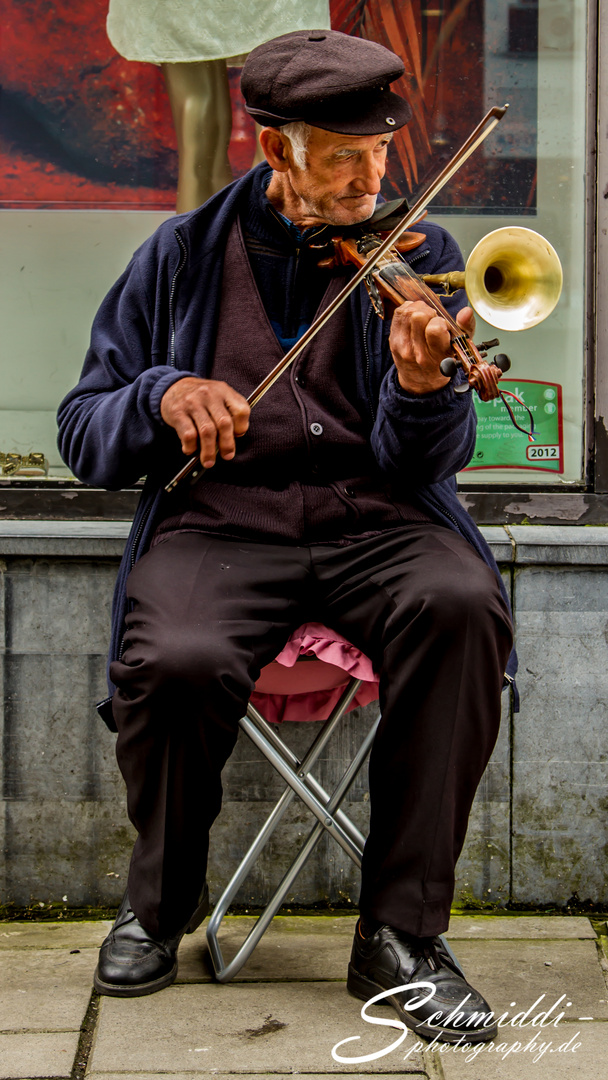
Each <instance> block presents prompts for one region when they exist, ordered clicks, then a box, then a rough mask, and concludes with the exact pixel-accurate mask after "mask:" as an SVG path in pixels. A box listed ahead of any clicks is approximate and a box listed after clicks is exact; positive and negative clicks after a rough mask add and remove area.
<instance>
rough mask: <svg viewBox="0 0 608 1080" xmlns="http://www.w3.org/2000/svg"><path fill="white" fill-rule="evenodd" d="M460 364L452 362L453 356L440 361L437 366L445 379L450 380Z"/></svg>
mask: <svg viewBox="0 0 608 1080" xmlns="http://www.w3.org/2000/svg"><path fill="white" fill-rule="evenodd" d="M459 367H460V364H459V363H458V362H457V361H456V360H454V357H453V356H446V358H445V360H442V361H441V363H440V365H439V370H440V372H441V374H442V375H445V377H446V379H451V378H452V375H455V374H456V372H457V371H458V368H459Z"/></svg>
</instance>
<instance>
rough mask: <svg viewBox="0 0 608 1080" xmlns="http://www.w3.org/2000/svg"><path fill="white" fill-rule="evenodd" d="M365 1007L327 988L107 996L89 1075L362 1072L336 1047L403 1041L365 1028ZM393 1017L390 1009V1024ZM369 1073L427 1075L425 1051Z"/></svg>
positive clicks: (361, 1049)
mask: <svg viewBox="0 0 608 1080" xmlns="http://www.w3.org/2000/svg"><path fill="white" fill-rule="evenodd" d="M361 1005H362V1003H360V1002H357V1000H356V999H354V998H352V997H350V995H349V994H347V993H346V991H345V988H344V984H343V983H327V982H325V983H310V982H308V983H283V984H281V985H277V984H276V983H270V984H269V983H257V984H256V985H248V984H245V983H241V984H240V985H239V984H235V983H230V984H228V985H226V986H220V985H218V984H207V985H203V986H173V987H170V988H169V989H168V990H166V991H164V992H163V993H162V994H154V995H151V996H149V997H143V998H134V999H132V1000H124V999H122V1000H120V999H115V998H105V999H104V1000H103V1001H102V1004H101V1009H100V1020H99V1026H98V1031H97V1037H96V1040H95V1044H94V1046H93V1052H92V1055H91V1058H90V1062H89V1069H90V1072H91V1073H92V1074H93V1075H95V1073H101V1074H103V1073H104V1072H105V1073H110V1074H111V1073H113V1072H114V1073H116V1072H120V1071H121V1070H122V1071H124V1072H127V1073H128V1072H134V1073H138V1072H139V1073H144V1074H145V1075H147V1074H153V1073H158V1072H160V1073H161V1074H162V1072H169V1073H171V1072H177V1073H178V1074H179V1073H180V1072H186V1073H188V1072H191V1073H194V1074H195V1075H196V1076H200V1075H201V1074H211V1073H213V1074H214V1075H217V1074H221V1073H231V1072H237V1073H260V1072H264V1071H267V1072H269V1073H272V1074H273V1076H274V1075H275V1074H277V1073H278V1074H281V1073H282V1072H284V1073H286V1074H290V1073H293V1072H294V1071H297V1072H303V1073H307V1074H309V1073H313V1074H314V1073H320V1074H325V1073H336V1072H337V1073H348V1074H352V1073H353V1072H354V1073H355V1074H356V1073H357V1072H361V1071H362V1070H361V1066H360V1065H357V1064H349V1063H338V1062H336V1061H335V1060H334V1059H333V1058H332V1047H334V1046H335V1045H336V1044H337V1043H339V1042H340V1041H341V1040H343V1039H347V1038H349V1037H351V1036H357V1035H358V1036H359V1037H360V1038H359V1039H358V1040H357V1041H356V1042H354V1043H349V1044H347V1046H346V1047H343V1048H342V1050H341V1051H340V1053H341V1054H342V1056H345V1057H351V1056H352V1057H357V1056H361V1055H363V1054H370V1053H375V1052H376V1051H377V1050H379V1049H383V1048H385V1047H387V1046H389V1045H390V1044H391V1043H392V1042H394V1041H395V1040H396V1038H397V1037H398V1035H399V1034H400V1032H399V1031H398V1030H396V1029H395V1027H394V1026H391V1027H390V1029H389V1028H386V1027H381V1028H378V1027H375V1026H372V1025H370V1024H368V1023H366V1022H364V1021H363V1020H362V1019H361ZM393 1015H394V1014H393V1013H392V1012H391V1011H390V1010H386V1011H385V1012H384V1016H385V1017H386V1019H390V1018H392V1017H393ZM408 1038H410V1039H411V1037H410V1036H408ZM406 1041H407V1040H406ZM404 1045H405V1044H404ZM364 1072H365V1074H369V1073H374V1072H376V1073H378V1072H380V1073H398V1074H399V1075H408V1074H412V1073H413V1074H414V1075H415V1074H416V1073H424V1072H425V1070H424V1068H423V1067H422V1062H421V1058H420V1055H419V1054H417V1053H414V1054H411V1055H410V1057H409V1058H408V1060H407V1061H404V1060H403V1051H402V1050H397V1051H396V1052H395V1053H392V1054H391V1055H390V1056H388V1055H387V1056H384V1057H382V1058H379V1059H378V1060H376V1061H373V1062H369V1063H366V1066H365V1070H364Z"/></svg>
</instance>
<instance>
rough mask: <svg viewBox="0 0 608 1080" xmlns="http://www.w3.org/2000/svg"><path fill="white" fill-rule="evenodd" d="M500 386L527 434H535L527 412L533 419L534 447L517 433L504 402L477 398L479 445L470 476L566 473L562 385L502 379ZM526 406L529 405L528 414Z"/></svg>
mask: <svg viewBox="0 0 608 1080" xmlns="http://www.w3.org/2000/svg"><path fill="white" fill-rule="evenodd" d="M499 386H500V389H501V390H502V391H503V392H506V393H505V396H506V399H507V402H508V404H509V406H510V408H511V409H512V411H513V414H514V416H515V419H516V421H517V423H518V424H519V425H520V427H522V428H524V429H525V431H529V430H530V414H529V413H528V409H529V410H530V413H531V414H532V416H533V418H534V442H531V441H530V439H529V438H528V436H527V435H526V434H525V433H524V432H522V431H518V429H517V428H516V427H515V425H514V424H513V423H512V421H511V417H510V416H509V413H508V411H507V409H506V408H505V405H504V403H503V401H502V400H501V399H500V398H495V399H494V400H493V401H481V399H480V398H479V397H478V396H477V394H474V402H475V411H476V413H477V440H476V442H475V450H474V453H473V457H472V458H471V461H470V464H469V465H468V466H467V469H466V471H467V472H471V471H472V470H474V469H535V470H538V469H540V470H541V471H542V472H554V473H561V472H563V471H564V444H563V430H562V429H563V424H562V388H561V386H560V384H559V383H545V382H536V381H535V380H532V379H501V380H500V384H499ZM511 395H515V397H512V396H511ZM517 398H519V401H517V400H516V399H517ZM520 402H523V404H520ZM524 406H527V409H526V408H525V407H524Z"/></svg>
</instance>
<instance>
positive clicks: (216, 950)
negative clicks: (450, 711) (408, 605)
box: [207, 681, 377, 982]
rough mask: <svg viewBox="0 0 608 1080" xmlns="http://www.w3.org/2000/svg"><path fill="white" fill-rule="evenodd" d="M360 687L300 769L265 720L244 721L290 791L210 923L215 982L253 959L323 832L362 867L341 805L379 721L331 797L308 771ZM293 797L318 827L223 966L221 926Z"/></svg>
mask: <svg viewBox="0 0 608 1080" xmlns="http://www.w3.org/2000/svg"><path fill="white" fill-rule="evenodd" d="M358 685H359V684H358V682H356V681H353V683H351V685H349V687H348V688H347V690H346V691H345V693H344V695H343V696H342V699H341V700H340V702H338V705H337V706H336V708H335V709H334V711H333V713H332V715H331V716H330V718H329V720H327V721H326V723H325V725H324V727H323V728H322V730H321V731H320V733H319V735H318V736H317V738H316V739H315V740H314V742H313V744H312V746H311V747H310V749H309V751H308V752H307V754H306V755H305V757H304V758H303V760H302V762H301V763H300V762H299V761H298V759H297V758H296V756H295V755H294V754H293V753H292V751H291V750H289V748H288V747H286V746H285V744H284V743H283V742H282V740H281V739H279V737H278V736H277V735H276V733H275V731H274V730H273V729H272V727H271V726H270V725H269V724H267V722H266V721H265V720H264V718H263V717H262V716H261V715H260V714H259V713H258V712H257V710H256V709H254V708H253V707H252V706H250V707H249V709H248V717H247V718H243V720H242V721H241V725H242V727H243V729H244V730H245V731H246V732H247V734H248V735H249V737H250V738H251V739H252V740H253V741H254V742H255V743H256V745H257V746H258V747H259V749H261V750H262V752H263V753H264V755H265V756H266V757H267V758H268V759H269V761H271V763H272V764H273V765H274V766H275V768H276V769H277V770H278V771H279V772H280V774H281V775H282V776H283V778H284V779H285V780H286V781H287V783H288V785H289V787H288V789H287V790H286V791H285V792H284V793H283V795H282V796H281V798H280V799H279V801H278V803H277V804H276V806H275V807H274V810H273V811H272V813H271V814H270V816H269V818H268V819H267V821H266V822H265V824H264V826H263V827H262V829H261V831H260V833H259V834H258V836H257V837H256V839H255V840H254V842H253V844H252V845H251V847H250V849H249V851H248V852H247V854H246V855H245V858H244V859H243V861H242V863H241V865H240V866H239V867H238V869H237V871H236V872H235V874H234V875H233V877H232V878H231V880H230V882H229V883H228V885H227V887H226V889H225V890H224V893H223V894H222V896H221V898H220V900H219V902H218V904H216V906H215V909H214V911H213V914H212V916H211V919H210V920H209V925H208V928H207V941H208V943H209V951H210V953H211V958H212V961H213V966H214V969H215V974H216V978H217V979H218V981H219V982H228V981H229V980H230V979H231V978H233V977H234V975H236V973H237V972H238V971H239V970H240V969H241V967H242V966H243V964H244V963H245V962H246V960H247V959H248V958H249V956H251V953H252V952H253V950H254V948H255V946H256V945H257V943H258V941H259V940H260V938H261V937H262V935H263V934H264V932H265V930H266V929H267V927H268V926H269V924H270V922H271V921H272V919H273V917H274V915H275V914H276V912H277V911H278V909H279V908H280V906H281V903H282V902H283V900H284V898H285V896H286V894H287V892H288V891H289V889H290V887H291V885H292V883H293V881H294V880H295V878H296V877H297V875H298V873H299V872H300V870H301V869H302V867H303V866H304V865H305V863H306V861H307V860H308V858H309V857H310V855H311V853H312V851H313V850H314V848H315V846H316V844H317V843H318V842H319V840H320V838H321V836H322V835H323V832H324V831H327V832H329V833H330V835H333V836H334V838H335V839H336V840H337V841H338V843H339V844H340V846H341V847H342V848H343V849H344V850H345V851H346V852H347V854H348V855H349V856H350V858H352V859H353V862H355V864H356V865H358V866H360V865H361V856H362V853H363V844H364V837H363V836H362V835H361V833H360V832H359V830H358V829H357V828H356V827H355V826H354V824H353V823H352V822H351V821H350V819H349V818H348V816H347V815H346V814H344V813H343V812H342V811H341V810H340V809H339V804H340V803H341V801H342V800H343V799H344V796H345V795H346V793H347V791H348V788H349V787H350V785H351V784H352V782H353V780H354V779H355V777H356V775H357V773H358V772H359V769H360V768H361V766H362V764H363V762H364V760H365V757H366V756H367V754H368V753H369V749H370V747H371V744H372V742H373V738H374V734H375V730H376V727H377V721H376V723H375V724H374V725H373V727H372V729H371V730H370V732H369V733H368V735H367V737H366V739H365V740H364V742H363V743H362V745H361V747H360V748H359V751H358V753H357V754H356V755H355V757H354V758H353V761H352V762H351V764H350V765H349V767H348V769H347V770H346V772H345V773H344V776H343V777H342V779H341V781H340V783H339V784H338V785H337V787H336V789H335V790H334V792H333V793H332V795H331V796H328V795H327V793H326V792H325V791H324V789H323V788H322V787H321V785H320V784H318V782H317V781H316V780H315V779H314V777H312V776H311V775H310V774H309V773H308V770H309V768H311V766H312V765H313V764H314V762H315V761H316V760H317V758H318V757H319V755H320V753H321V751H322V750H323V748H324V747H325V745H326V743H327V741H328V739H329V738H330V736H331V734H332V733H333V730H334V729H335V727H336V725H337V723H338V722H339V720H340V719H341V717H342V714H343V712H344V711H345V709H346V708H347V706H348V705H349V704H350V701H351V700H352V697H353V696H354V694H355V693H356V692H357V689H358ZM295 794H298V795H299V797H300V798H301V799H302V800H303V801H304V802H305V804H306V805H307V806H308V808H309V809H310V810H311V812H312V813H313V814H314V815H315V816H316V817H317V823H316V824H315V825H314V826H313V829H312V831H311V833H310V834H309V836H308V837H307V839H306V841H305V843H304V845H303V846H302V848H301V850H300V852H299V853H298V855H297V857H296V859H295V860H294V862H293V863H292V865H291V866H290V867H289V869H288V871H287V872H286V874H285V875H284V877H283V879H282V881H281V882H280V884H279V886H278V887H277V889H276V890H275V893H274V894H273V896H272V897H271V899H270V901H269V902H268V904H267V906H266V908H265V910H264V912H263V913H262V914H261V915H260V916H259V918H258V919H257V920H256V922H255V924H254V926H253V927H252V929H251V930H250V932H249V934H248V935H247V937H246V939H245V941H244V943H243V944H242V945H241V947H240V948H239V950H238V952H237V954H236V955H235V956H234V958H233V959H232V960H231V961H230V963H228V964H225V963H224V960H223V957H222V952H221V949H220V945H219V941H218V936H217V935H218V931H219V927H220V925H221V922H222V920H223V918H224V915H225V914H226V911H227V910H228V907H229V905H230V903H231V901H232V899H233V897H234V895H235V894H236V892H237V890H238V888H239V887H240V885H241V884H242V882H243V881H244V880H245V878H246V876H247V874H248V873H249V871H250V869H251V867H252V866H253V864H254V862H255V861H256V859H257V857H258V855H259V853H260V852H261V850H262V849H263V847H264V845H265V844H266V843H267V841H268V839H269V838H270V836H271V834H272V832H273V831H274V829H275V828H276V826H277V825H278V823H279V821H280V819H281V817H282V816H283V814H284V813H285V810H286V809H287V807H288V805H289V803H290V802H291V801H292V799H293V797H294V795H295Z"/></svg>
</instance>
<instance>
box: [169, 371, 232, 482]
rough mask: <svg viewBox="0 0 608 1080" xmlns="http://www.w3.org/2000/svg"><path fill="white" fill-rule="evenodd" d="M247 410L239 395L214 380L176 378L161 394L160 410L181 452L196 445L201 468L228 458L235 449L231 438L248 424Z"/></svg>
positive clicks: (207, 467) (193, 448)
mask: <svg viewBox="0 0 608 1080" xmlns="http://www.w3.org/2000/svg"><path fill="white" fill-rule="evenodd" d="M250 412H251V409H250V408H249V405H248V404H247V402H246V401H245V398H244V397H242V395H241V394H239V393H237V391H236V390H233V389H232V387H231V386H228V383H225V382H220V381H219V380H217V379H197V378H195V377H194V376H192V377H190V376H187V377H186V378H184V379H179V380H178V381H177V382H175V383H173V385H172V386H170V387H169V389H168V390H167V391H166V392H165V393H164V394H163V396H162V398H161V403H160V413H161V416H162V418H163V420H164V421H165V424H168V425H169V427H172V428H174V429H175V431H176V432H177V434H178V435H179V438H180V441H181V444H182V450H183V452H184V454H188V455H192V454H194V453H196V450H197V447H198V448H200V459H201V463H202V465H203V467H204V468H205V469H210V468H211V466H212V465H214V464H215V458H216V455H217V452H218V450H219V453H220V457H222V458H224V460H225V461H230V459H231V458H233V457H234V455H235V452H236V446H235V442H234V440H235V438H238V437H239V436H240V435H244V434H245V432H246V431H247V428H248V427H249V413H250Z"/></svg>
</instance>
